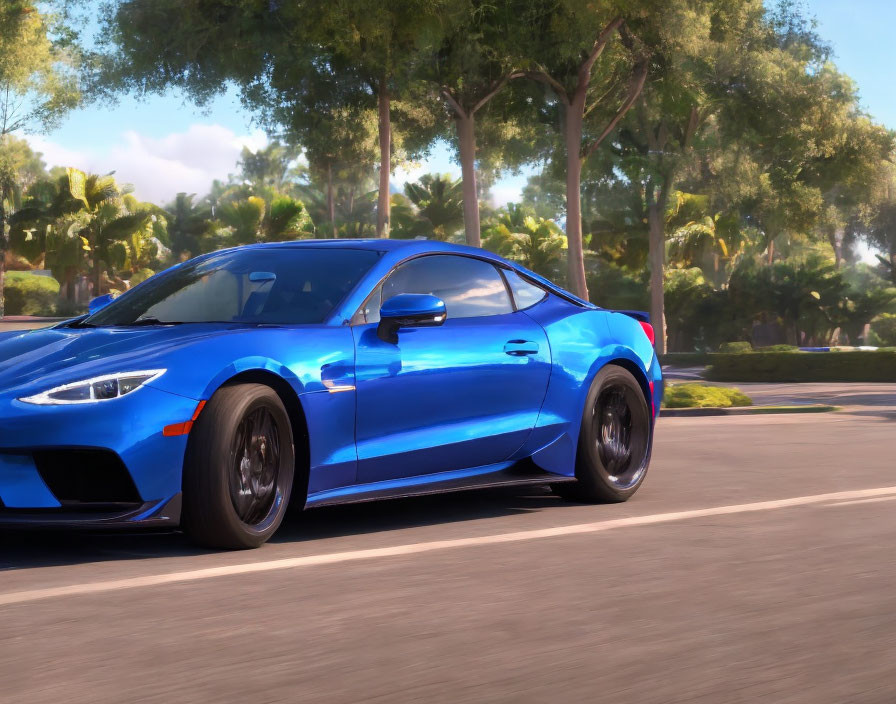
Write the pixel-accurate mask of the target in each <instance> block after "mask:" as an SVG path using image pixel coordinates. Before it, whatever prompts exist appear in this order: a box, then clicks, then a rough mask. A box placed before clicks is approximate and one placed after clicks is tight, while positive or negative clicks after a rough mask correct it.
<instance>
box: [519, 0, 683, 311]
mask: <svg viewBox="0 0 896 704" xmlns="http://www.w3.org/2000/svg"><path fill="white" fill-rule="evenodd" d="M665 4H667V3H664V5H665ZM654 5H655V3H646V4H645V5H643V6H642V4H641V3H639V2H630V1H626V2H622V0H619V1H618V2H617V1H616V0H604V1H602V2H593V0H576V1H564V2H560V1H559V0H535V1H531V0H530V1H528V2H521V3H519V7H518V10H517V12H518V16H519V18H520V20H521V26H522V27H524V28H527V31H526V32H525V34H521V35H520V36H518V37H515V39H516V46H517V56H518V62H519V65H520V67H521V69H522V70H523V72H524V74H525V75H526V76H528V77H529V78H531V79H533V80H536V81H539V82H540V83H542V84H544V86H545V87H546V89H547V91H548V92H549V96H550V100H551V101H552V102H554V103H555V104H556V105H557V107H558V108H559V110H560V113H561V115H560V121H561V122H560V125H561V129H560V132H561V134H562V137H563V147H562V149H563V151H564V154H565V158H566V233H567V237H568V241H569V255H568V266H569V277H568V285H569V288H570V290H572V291H573V292H574V293H576V294H577V295H579V296H581V297H583V298H587V296H588V287H587V284H586V282H585V262H584V247H583V241H582V210H581V177H582V164H583V162H584V161H585V160H586V159H587V158H588V157H589V156H590V155H591V154H593V153H594V151H595V150H596V149H597V148H598V147H599V146H600V144H601V143H602V142H603V141H604V140H605V139H606V137H607V136H608V135H609V134H610V133H612V131H613V130H614V128H615V127H616V125H617V124H618V123H619V121H620V120H621V119H622V118H623V117H624V116H625V114H626V113H627V112H628V111H629V110H630V109H631V107H632V105H633V104H634V102H635V100H636V99H637V97H638V95H639V94H640V92H641V90H642V88H643V87H644V82H645V80H646V78H647V71H648V68H649V55H648V48H647V46H646V45H645V43H644V42H643V40H641V39H640V38H638V37H636V36H635V35H634V34H633V33H632V28H631V26H630V25H631V19H635V20H636V21H637V22H640V23H642V24H643V23H645V20H644V16H648V17H651V18H654V19H653V21H660V22H661V21H662V14H663V13H662V12H661V10H662V9H663V8H662V7H660V8H657V7H654ZM645 8H646V9H645ZM651 8H652V9H651ZM647 10H649V14H648V15H645V12H646V11H647Z"/></svg>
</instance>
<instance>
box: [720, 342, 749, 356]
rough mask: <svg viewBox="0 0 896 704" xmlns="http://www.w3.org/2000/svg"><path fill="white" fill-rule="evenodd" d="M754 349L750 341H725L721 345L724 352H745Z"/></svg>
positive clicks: (721, 350)
mask: <svg viewBox="0 0 896 704" xmlns="http://www.w3.org/2000/svg"><path fill="white" fill-rule="evenodd" d="M752 351H753V345H751V344H750V343H749V342H723V343H722V344H721V345H719V352H722V353H723V354H745V353H747V352H752Z"/></svg>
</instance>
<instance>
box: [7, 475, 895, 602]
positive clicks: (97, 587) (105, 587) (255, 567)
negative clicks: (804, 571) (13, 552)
mask: <svg viewBox="0 0 896 704" xmlns="http://www.w3.org/2000/svg"><path fill="white" fill-rule="evenodd" d="M875 497H887V498H893V499H896V486H885V487H879V488H876V489H858V490H854V491H838V492H834V493H830V494H815V495H812V496H797V497H794V498H791V499H778V500H776V501H759V502H757V503H750V504H736V505H733V506H715V507H712V508H700V509H694V510H691V511H674V512H671V513H656V514H652V515H648V516H630V517H628V518H617V519H612V520H609V521H597V522H595V523H579V524H575V525H570V526H557V527H556V528H540V529H535V530H524V531H519V532H516V533H499V534H497V535H483V536H478V537H472V538H457V539H455V540H435V541H432V542H426V543H411V544H408V545H395V546H392V547H385V548H372V549H368V550H352V551H348V552H335V553H328V554H323V555H306V556H303V557H288V558H282V559H279V560H270V561H267V562H247V563H244V564H239V565H225V566H222V567H209V568H206V569H200V570H189V571H184V572H168V573H164V574H154V575H145V576H142V577H130V578H128V579H116V580H108V581H103V582H88V583H86V584H71V585H67V586H62V587H50V588H47V589H31V590H27V591H20V592H9V593H6V594H0V606H9V605H11V604H24V603H28V602H33V601H41V600H44V599H57V598H61V597H69V596H83V595H89V594H102V593H105V592H115V591H122V590H125V589H140V588H145V587H155V586H159V585H162V584H175V583H179V582H195V581H198V580H203V579H214V578H217V577H231V576H234V575H241V574H254V573H257V572H272V571H274V570H288V569H296V568H299V567H314V566H317V565H332V564H337V563H341V562H353V561H355V560H372V559H376V558H380V557H397V556H401V555H414V554H417V553H424V552H433V551H435V550H448V549H451V548H466V547H474V546H478V545H497V544H500V543H517V542H522V541H526V540H541V539H544V538H558V537H563V536H567V535H582V534H586V533H600V532H603V531H608V530H614V529H616V528H631V527H635V526H648V525H655V524H658V523H673V522H677V521H687V520H690V519H692V518H707V517H710V516H725V515H730V514H737V513H753V512H757V511H775V510H777V509H782V508H791V507H794V506H810V505H813V504H824V503H829V502H831V501H838V500H840V501H850V500H861V499H869V498H875ZM841 505H842V504H841Z"/></svg>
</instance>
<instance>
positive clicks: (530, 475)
mask: <svg viewBox="0 0 896 704" xmlns="http://www.w3.org/2000/svg"><path fill="white" fill-rule="evenodd" d="M574 481H575V477H564V476H561V475H558V474H552V473H551V472H545V471H544V470H542V469H540V468H539V467H537V466H536V465H535V464H534V463H533V462H531V461H530V460H528V459H527V460H521V461H519V462H502V463H500V464H492V465H487V466H484V467H472V468H470V469H461V470H454V471H451V472H439V473H437V474H421V475H418V476H415V477H402V478H401V479H388V480H386V481H381V482H371V483H369V484H355V485H352V486H346V487H339V488H338V489H328V490H327V491H320V492H317V493H315V494H312V495H311V496H309V497H308V500H307V501H306V502H305V508H316V507H318V506H334V505H337V504H354V503H361V502H363V501H377V500H379V499H397V498H403V497H406V496H427V495H430V494H445V493H450V492H455V491H467V490H470V489H486V488H494V487H502V486H524V485H526V484H557V483H560V482H574Z"/></svg>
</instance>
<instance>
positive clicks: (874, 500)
mask: <svg viewBox="0 0 896 704" xmlns="http://www.w3.org/2000/svg"><path fill="white" fill-rule="evenodd" d="M878 501H896V496H877V497H874V498H871V499H853V500H852V501H838V502H836V503H833V504H826V505H827V506H852V505H853V504H873V503H877V502H878Z"/></svg>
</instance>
